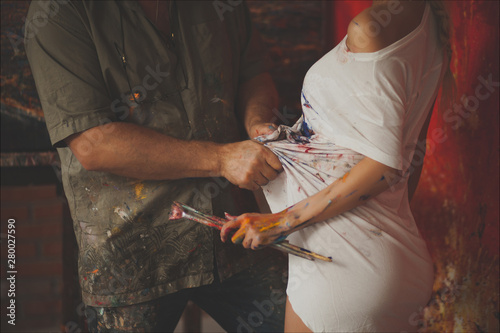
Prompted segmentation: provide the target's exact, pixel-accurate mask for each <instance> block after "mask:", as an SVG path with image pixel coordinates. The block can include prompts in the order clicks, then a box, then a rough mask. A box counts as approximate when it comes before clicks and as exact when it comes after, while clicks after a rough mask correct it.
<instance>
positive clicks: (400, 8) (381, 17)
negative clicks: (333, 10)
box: [346, 1, 425, 53]
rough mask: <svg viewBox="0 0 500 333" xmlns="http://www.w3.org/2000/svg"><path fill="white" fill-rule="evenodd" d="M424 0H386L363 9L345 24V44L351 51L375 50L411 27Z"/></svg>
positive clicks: (364, 51) (423, 4)
mask: <svg viewBox="0 0 500 333" xmlns="http://www.w3.org/2000/svg"><path fill="white" fill-rule="evenodd" d="M424 10H425V1H415V2H403V1H396V2H394V1H389V2H383V3H380V4H374V5H373V6H371V7H369V8H367V9H365V10H363V11H362V12H361V13H359V14H358V15H356V17H355V18H354V19H353V20H352V21H351V22H350V23H349V26H348V29H347V36H348V37H347V41H346V44H347V47H348V48H349V50H350V51H351V52H354V53H371V52H377V51H379V50H381V49H383V48H385V47H387V46H389V45H391V44H393V43H395V42H397V41H398V40H400V39H401V38H403V37H405V36H406V35H408V34H409V33H410V32H412V31H413V30H415V29H416V28H417V27H418V26H419V24H420V22H421V21H422V17H423V15H424Z"/></svg>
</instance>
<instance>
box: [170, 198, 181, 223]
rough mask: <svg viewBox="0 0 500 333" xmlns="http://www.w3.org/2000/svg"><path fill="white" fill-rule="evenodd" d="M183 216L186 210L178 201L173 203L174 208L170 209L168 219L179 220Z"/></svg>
mask: <svg viewBox="0 0 500 333" xmlns="http://www.w3.org/2000/svg"><path fill="white" fill-rule="evenodd" d="M183 216H184V210H183V209H182V207H181V206H180V205H179V204H178V203H177V202H174V203H173V204H172V208H171V211H170V215H169V216H168V219H169V220H178V219H182V218H183Z"/></svg>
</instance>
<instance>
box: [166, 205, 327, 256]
mask: <svg viewBox="0 0 500 333" xmlns="http://www.w3.org/2000/svg"><path fill="white" fill-rule="evenodd" d="M182 218H185V219H188V220H191V221H195V222H198V223H201V224H204V225H206V226H209V227H212V228H215V229H218V230H221V229H222V226H223V225H224V223H226V222H227V221H228V220H226V219H223V218H220V217H217V216H214V215H209V214H205V213H202V212H200V211H197V210H196V209H194V208H192V207H189V206H188V205H185V204H183V203H180V202H176V201H174V203H173V204H172V208H171V210H170V216H169V219H170V220H178V219H182ZM269 246H270V247H272V248H274V249H276V250H279V251H282V252H285V253H289V254H293V255H295V256H298V257H301V258H304V259H307V260H315V259H319V260H323V261H328V262H332V261H333V260H332V258H331V257H325V256H322V255H321V254H317V253H315V252H312V251H309V250H307V249H304V248H301V247H299V246H296V245H293V244H290V243H289V242H288V241H287V240H283V241H281V242H278V243H273V244H269Z"/></svg>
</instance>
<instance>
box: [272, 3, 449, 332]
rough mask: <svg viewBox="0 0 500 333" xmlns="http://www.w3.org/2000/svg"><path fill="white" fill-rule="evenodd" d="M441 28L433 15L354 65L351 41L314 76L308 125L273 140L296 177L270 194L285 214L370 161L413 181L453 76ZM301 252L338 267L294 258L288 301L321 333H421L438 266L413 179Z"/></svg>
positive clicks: (293, 238) (321, 232) (306, 90)
mask: <svg viewBox="0 0 500 333" xmlns="http://www.w3.org/2000/svg"><path fill="white" fill-rule="evenodd" d="M433 21H434V20H433V19H432V13H431V12H430V9H429V6H428V5H427V7H426V10H425V12H424V16H423V19H422V22H421V24H420V25H419V27H418V28H417V29H416V30H414V31H413V32H412V33H410V34H409V35H407V36H406V37H404V38H403V39H401V40H400V41H398V42H396V43H395V44H392V45H391V46H389V47H387V48H384V49H383V50H381V51H379V52H375V53H364V54H353V53H350V52H347V48H346V44H345V39H344V40H343V41H342V42H341V43H340V44H339V45H338V46H337V47H335V48H334V49H333V50H332V51H330V52H329V53H328V54H326V55H325V56H324V57H323V58H322V59H320V60H319V61H318V62H317V63H316V64H315V65H314V66H313V67H312V68H311V69H310V70H309V72H308V73H307V75H306V78H305V80H304V87H303V94H302V102H303V105H304V107H303V118H301V119H300V120H299V122H298V123H297V124H295V126H294V127H293V128H287V127H284V126H282V127H280V129H279V131H277V132H275V133H274V134H273V135H271V136H270V137H267V138H265V140H264V141H266V143H265V144H266V146H267V147H269V148H270V149H271V150H272V151H273V152H274V153H275V154H276V155H278V156H279V158H280V160H281V162H282V164H283V167H284V170H285V171H284V172H283V173H281V174H280V175H279V177H278V178H277V179H276V180H275V181H273V182H271V183H270V184H268V185H267V186H266V187H264V194H265V195H266V198H267V200H268V202H269V205H270V207H271V210H272V211H273V212H278V211H281V210H283V209H284V208H286V207H289V206H291V205H293V204H295V203H297V202H299V201H301V200H302V199H305V198H306V197H308V196H311V195H313V194H315V193H317V192H318V191H320V190H322V189H324V188H325V187H327V186H328V185H329V184H331V183H332V182H333V181H335V180H336V179H338V178H340V177H342V176H343V175H345V173H347V172H348V171H349V170H350V169H351V168H352V167H353V166H354V165H356V163H358V162H359V161H360V160H361V159H362V158H363V157H364V156H368V157H370V158H372V159H374V160H377V161H379V162H381V163H384V164H386V165H388V166H391V167H393V168H397V169H400V170H402V171H403V173H404V172H406V171H408V168H409V167H410V161H411V158H412V156H413V151H414V147H415V144H416V142H417V138H418V134H419V133H420V129H421V127H422V124H423V123H424V120H425V118H426V116H427V114H428V111H429V109H430V108H431V105H432V103H433V100H434V99H435V96H436V92H437V87H438V83H439V81H440V79H441V77H442V76H441V75H442V72H443V71H442V67H444V66H442V61H443V56H442V53H441V51H440V49H439V47H438V44H437V40H436V38H435V35H434V33H433V31H434V27H433V25H434V23H433ZM311 130H312V131H313V133H314V134H313V135H312V136H310V137H308V135H307V134H308V133H309V132H310V131H311ZM289 240H290V242H291V243H292V244H296V245H299V246H302V247H305V248H307V249H310V250H312V251H315V252H317V253H320V254H323V255H326V256H332V257H333V259H334V263H327V262H323V261H314V262H310V261H307V260H304V259H302V258H298V257H295V256H289V264H290V265H289V282H288V289H287V294H288V297H289V299H290V301H291V304H292V307H293V309H294V310H295V312H296V313H297V314H298V315H299V316H300V318H301V319H302V320H303V321H304V323H305V324H306V325H307V326H308V327H309V328H310V329H311V330H312V331H313V332H367V331H385V332H388V331H403V330H416V329H417V326H416V325H417V319H418V318H419V316H420V314H421V310H422V307H424V306H425V305H426V303H427V302H428V300H429V297H430V294H431V291H432V284H433V266H432V262H431V258H430V256H429V253H428V250H427V247H426V244H425V241H424V240H423V239H422V238H421V236H420V233H419V231H418V228H417V226H416V224H415V221H414V218H413V215H412V213H411V210H410V205H409V203H408V199H407V182H406V178H405V179H404V180H403V181H402V182H400V183H398V184H397V185H395V186H393V187H392V188H391V189H389V190H387V191H385V192H384V193H382V194H380V195H378V196H377V197H376V198H373V199H370V200H368V201H367V202H365V203H364V204H362V205H361V206H358V207H357V208H355V209H353V210H351V211H349V212H346V213H344V214H341V215H339V216H336V217H334V218H331V219H328V220H327V221H324V222H320V223H316V224H314V225H312V226H309V227H307V228H305V229H302V230H299V231H297V232H295V233H293V234H292V235H290V236H289Z"/></svg>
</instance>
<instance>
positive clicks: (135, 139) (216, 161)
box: [66, 123, 281, 190]
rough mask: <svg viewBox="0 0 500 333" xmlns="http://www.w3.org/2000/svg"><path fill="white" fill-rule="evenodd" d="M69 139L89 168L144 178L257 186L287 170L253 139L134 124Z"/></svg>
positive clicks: (247, 187)
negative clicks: (178, 134)
mask: <svg viewBox="0 0 500 333" xmlns="http://www.w3.org/2000/svg"><path fill="white" fill-rule="evenodd" d="M109 126H111V128H110V127H109ZM66 142H67V143H68V145H69V147H70V148H71V151H72V152H73V154H74V155H75V156H76V158H77V159H78V160H79V161H80V163H81V164H82V166H83V167H84V168H85V169H87V170H89V171H104V172H109V173H113V174H116V175H120V176H125V177H131V178H137V179H144V180H146V179H148V180H160V179H180V178H191V177H225V178H226V179H227V180H229V181H230V182H231V183H233V184H235V185H238V186H239V187H241V188H245V189H249V190H256V189H258V188H259V186H261V185H264V184H267V183H268V182H269V181H270V180H272V179H274V178H276V176H277V174H278V172H279V171H280V170H281V163H280V161H279V159H278V158H277V157H276V156H275V155H274V154H273V153H272V152H271V151H270V150H269V149H267V148H266V147H264V146H263V145H261V144H259V143H256V142H253V141H250V140H247V141H242V142H234V143H226V144H217V143H213V142H205V141H185V140H179V139H176V138H173V137H169V136H167V135H164V134H161V133H159V132H156V131H154V130H152V129H149V128H145V127H141V126H138V125H135V124H130V123H111V124H107V125H104V126H98V127H94V128H91V129H89V130H86V131H84V132H82V133H79V134H75V135H73V136H71V137H69V138H68V139H67V140H66Z"/></svg>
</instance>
